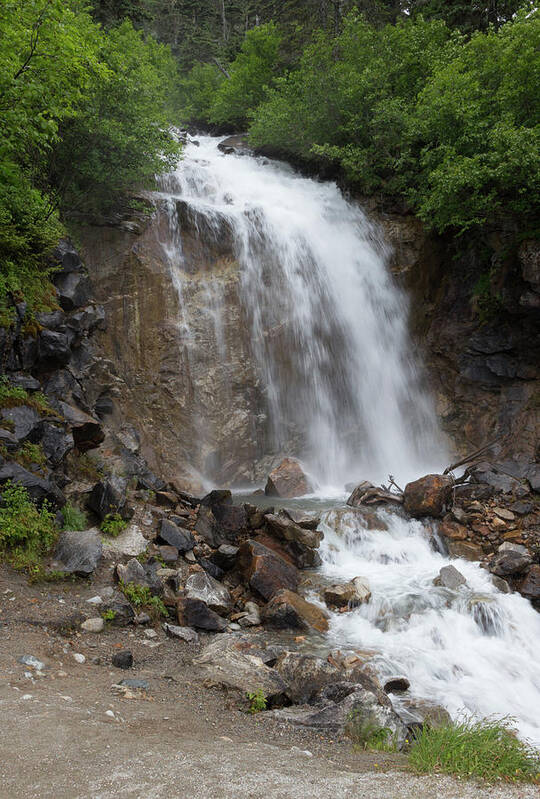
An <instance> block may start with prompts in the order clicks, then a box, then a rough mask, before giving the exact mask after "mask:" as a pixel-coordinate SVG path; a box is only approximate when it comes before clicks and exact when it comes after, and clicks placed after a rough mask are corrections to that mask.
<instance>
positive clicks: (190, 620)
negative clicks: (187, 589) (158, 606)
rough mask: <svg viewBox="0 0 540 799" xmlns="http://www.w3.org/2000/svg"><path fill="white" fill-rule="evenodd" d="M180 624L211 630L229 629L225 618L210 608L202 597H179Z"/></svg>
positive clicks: (178, 614) (178, 613)
mask: <svg viewBox="0 0 540 799" xmlns="http://www.w3.org/2000/svg"><path fill="white" fill-rule="evenodd" d="M176 614H177V618H178V624H179V625H180V626H181V627H196V628H197V629H199V630H208V631H209V632H223V631H224V630H226V629H227V622H226V621H225V619H223V618H221V616H218V614H217V613H216V612H215V611H213V610H210V608H209V607H208V606H207V605H206V604H205V603H204V602H203V601H202V600H201V599H191V598H190V597H179V599H178V602H177V604H176Z"/></svg>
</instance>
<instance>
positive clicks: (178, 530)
mask: <svg viewBox="0 0 540 799" xmlns="http://www.w3.org/2000/svg"><path fill="white" fill-rule="evenodd" d="M156 541H157V542H158V543H160V544H168V545H169V546H171V547H175V548H176V549H177V550H178V551H179V552H189V551H190V550H191V549H193V547H194V546H195V538H194V537H193V534H192V533H191V532H190V531H189V530H186V529H184V528H183V527H178V525H176V524H175V523H174V522H172V521H170V520H169V519H161V521H160V523H159V532H158V536H157V539H156Z"/></svg>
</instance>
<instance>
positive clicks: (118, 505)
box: [87, 476, 129, 520]
mask: <svg viewBox="0 0 540 799" xmlns="http://www.w3.org/2000/svg"><path fill="white" fill-rule="evenodd" d="M126 491H127V480H126V479H125V478H123V477H116V476H111V477H108V478H107V479H105V480H100V481H99V483H96V485H95V486H94V488H93V489H92V492H91V494H90V496H89V498H88V502H87V505H88V508H89V509H90V510H91V511H93V512H94V513H95V514H96V515H97V516H98V517H99V518H100V519H101V520H103V519H104V518H105V516H107V514H109V513H119V514H120V515H121V516H126V517H127V516H128V515H129V514H127V509H126V503H127V498H126Z"/></svg>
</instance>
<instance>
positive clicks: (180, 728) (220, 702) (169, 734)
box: [0, 567, 540, 799]
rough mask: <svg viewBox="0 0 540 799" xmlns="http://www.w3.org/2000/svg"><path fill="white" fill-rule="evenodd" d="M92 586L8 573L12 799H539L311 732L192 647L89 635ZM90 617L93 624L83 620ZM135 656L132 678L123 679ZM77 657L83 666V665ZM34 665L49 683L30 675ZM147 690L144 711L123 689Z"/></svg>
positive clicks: (4, 760)
mask: <svg viewBox="0 0 540 799" xmlns="http://www.w3.org/2000/svg"><path fill="white" fill-rule="evenodd" d="M96 593H99V585H96V584H95V583H94V584H91V583H88V582H82V583H75V584H68V585H66V586H64V585H46V586H45V587H43V586H31V585H28V584H27V582H26V580H25V579H24V578H22V577H20V576H19V575H14V574H13V573H12V572H9V571H7V570H5V569H2V568H1V567H0V798H1V799H19V797H20V798H21V799H22V797H24V799H32V798H33V797H39V799H45V798H47V799H48V798H49V797H50V798H51V799H87V797H92V799H112V797H122V798H124V797H129V798H130V799H135V798H137V799H139V798H140V799H142V798H143V797H144V799H158V798H159V799H160V798H161V797H167V799H177V798H178V799H409V798H410V799H419V798H420V797H421V798H422V799H467V798H468V797H474V798H475V799H483V798H484V797H492V799H518V798H519V799H533V797H538V796H540V791H538V790H537V789H535V788H533V787H531V786H527V787H514V786H511V787H509V786H497V787H485V786H478V785H476V784H475V783H461V782H458V781H455V780H453V779H449V778H439V777H416V776H413V775H411V774H408V773H407V772H406V760H405V758H404V757H403V756H401V755H382V754H378V753H377V754H371V753H357V752H354V751H353V750H352V748H351V746H350V742H348V741H346V740H343V741H341V740H340V741H336V740H332V739H330V738H328V737H326V736H323V735H319V734H317V733H315V732H312V731H307V730H299V729H297V728H293V727H291V726H290V725H288V724H285V723H283V722H280V721H278V720H276V719H274V718H272V716H271V715H270V714H268V713H260V714H257V715H255V716H251V715H249V714H246V713H245V712H242V711H241V710H239V709H238V702H237V697H235V696H232V695H227V694H226V693H224V692H222V691H219V690H217V689H207V688H205V687H204V686H203V685H202V684H201V683H200V682H199V681H198V680H197V675H196V672H195V670H194V669H193V667H192V665H191V661H192V659H193V657H194V655H196V653H197V652H198V651H199V649H200V646H201V645H202V644H203V643H204V640H203V639H201V644H200V645H189V644H186V643H184V642H180V641H176V640H170V639H168V638H166V637H165V635H164V633H163V632H162V631H161V630H160V629H159V628H157V631H158V636H157V638H155V639H153V640H148V639H147V638H146V635H145V632H144V630H143V629H139V628H132V629H111V630H107V631H105V632H103V633H99V634H91V633H80V632H69V631H67V629H66V628H69V627H74V628H75V629H78V625H77V619H78V616H77V614H84V615H85V616H89V615H95V614H93V611H92V608H91V606H90V605H88V604H87V603H86V599H88V598H89V597H91V596H93V595H95V594H96ZM79 617H80V616H79ZM127 648H129V649H130V650H131V651H132V652H133V656H134V666H133V668H132V669H130V670H129V671H122V670H120V669H116V668H114V667H113V666H112V665H111V662H110V661H111V656H112V654H113V653H114V652H115V651H117V650H118V649H127ZM74 654H82V655H84V657H85V662H84V663H78V662H77V660H76V659H75V658H74ZM21 655H34V656H35V657H37V658H38V659H40V660H41V661H42V662H43V663H44V664H45V669H44V671H43V676H39V675H38V674H37V673H36V671H35V670H33V669H30V668H28V667H27V666H24V665H23V664H21V663H19V662H18V658H19V657H20V656H21ZM123 678H130V679H132V678H137V679H144V680H147V682H148V684H149V689H148V692H146V693H139V692H132V697H131V698H126V697H125V696H123V695H121V694H120V695H119V694H118V693H117V689H113V688H112V686H113V685H115V684H116V683H118V682H119V681H120V680H121V679H123Z"/></svg>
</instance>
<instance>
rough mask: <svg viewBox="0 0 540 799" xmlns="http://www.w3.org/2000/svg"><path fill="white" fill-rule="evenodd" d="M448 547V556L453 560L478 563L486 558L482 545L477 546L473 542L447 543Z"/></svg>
mask: <svg viewBox="0 0 540 799" xmlns="http://www.w3.org/2000/svg"><path fill="white" fill-rule="evenodd" d="M447 545H448V554H449V555H450V557H452V558H463V560H471V561H477V560H482V558H483V557H484V551H483V549H482V547H481V546H480V544H475V543H474V542H473V541H447Z"/></svg>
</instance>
